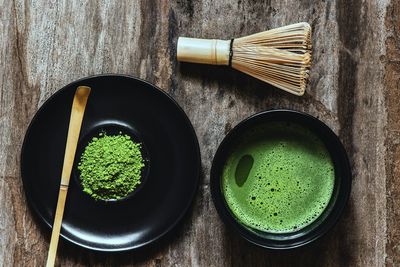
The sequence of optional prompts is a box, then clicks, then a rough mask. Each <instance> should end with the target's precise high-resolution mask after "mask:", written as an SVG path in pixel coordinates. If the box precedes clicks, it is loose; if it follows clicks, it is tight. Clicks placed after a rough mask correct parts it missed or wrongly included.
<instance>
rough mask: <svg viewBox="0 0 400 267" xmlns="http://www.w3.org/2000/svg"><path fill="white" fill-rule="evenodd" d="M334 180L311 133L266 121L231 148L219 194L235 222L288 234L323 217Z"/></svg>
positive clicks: (328, 162)
mask: <svg viewBox="0 0 400 267" xmlns="http://www.w3.org/2000/svg"><path fill="white" fill-rule="evenodd" d="M334 182H335V173H334V166H333V162H332V160H331V157H330V155H329V152H328V150H327V149H326V147H325V145H324V144H323V143H322V141H321V140H320V139H319V138H318V137H317V136H316V135H314V134H313V133H312V132H311V131H309V130H308V129H305V128H303V127H301V126H299V125H295V124H288V123H271V124H270V125H268V126H263V127H259V128H256V129H252V130H249V132H248V133H246V134H245V135H244V136H243V138H241V141H240V142H238V143H237V144H236V145H235V147H233V148H232V151H231V153H230V156H229V157H228V159H227V161H226V164H225V166H224V169H223V175H222V190H223V194H224V197H225V200H226V203H227V204H228V207H229V208H230V210H231V211H232V213H233V214H234V215H235V217H236V219H237V220H238V221H239V222H240V223H242V224H244V225H246V226H248V227H251V228H253V229H257V230H261V231H264V232H270V233H289V232H293V231H297V230H299V229H301V228H304V227H306V226H307V225H309V224H311V223H312V222H313V221H315V220H316V219H317V218H318V217H319V216H320V215H321V214H322V212H323V211H324V210H325V208H326V207H327V205H328V203H329V200H330V198H331V196H332V192H333V187H334Z"/></svg>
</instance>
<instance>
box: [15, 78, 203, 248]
mask: <svg viewBox="0 0 400 267" xmlns="http://www.w3.org/2000/svg"><path fill="white" fill-rule="evenodd" d="M101 77H103V78H104V77H122V78H128V79H133V80H136V81H138V82H140V83H142V84H144V85H147V86H150V87H153V88H154V89H156V91H158V92H159V93H161V94H162V95H164V96H166V97H167V98H168V99H169V100H170V101H171V102H172V103H173V104H174V105H175V107H177V108H178V110H179V112H180V113H181V114H182V115H183V117H184V120H185V123H187V124H188V126H189V128H190V129H189V130H190V132H191V134H192V135H193V137H194V140H193V141H194V148H195V153H194V155H195V156H196V161H197V163H196V164H195V165H197V168H196V170H195V172H196V173H195V175H194V180H195V181H194V184H195V186H194V188H195V189H194V190H193V192H191V196H190V200H189V201H188V202H187V204H186V206H185V208H184V209H183V210H182V212H181V213H180V215H179V216H177V217H176V219H175V221H174V223H172V224H170V225H169V226H168V227H167V228H166V229H165V230H164V231H163V232H161V233H160V234H158V235H157V236H155V237H153V238H152V239H150V240H148V241H146V242H143V243H141V244H139V245H134V246H126V247H122V248H100V247H95V246H89V245H85V244H82V243H80V242H78V241H75V240H73V239H71V238H68V237H66V236H65V235H64V234H62V233H61V231H60V236H61V237H62V239H63V240H66V241H68V242H70V243H72V244H74V245H76V246H78V247H82V248H85V249H88V250H92V251H98V252H123V251H130V250H137V249H140V248H144V247H147V246H149V245H150V244H152V243H155V242H156V241H158V240H160V239H161V238H163V237H164V236H166V235H167V234H168V233H169V232H171V231H172V230H173V229H174V228H175V227H176V226H177V225H178V224H179V223H180V222H181V221H182V219H183V218H184V216H185V215H186V214H187V213H188V211H189V209H190V207H191V206H192V205H193V202H194V200H195V197H196V195H197V192H198V190H199V185H200V175H201V169H202V159H201V151H200V145H199V139H198V137H197V134H196V131H195V129H194V127H193V124H192V122H191V120H190V119H189V117H188V115H187V114H186V112H185V111H184V110H183V108H182V107H181V106H180V105H179V104H178V102H177V101H176V100H175V99H174V98H173V97H172V96H171V95H170V94H168V93H167V92H166V91H164V90H162V89H161V88H160V87H158V86H157V85H155V84H152V83H151V82H149V81H146V80H144V79H141V78H139V77H135V76H133V75H128V74H117V73H104V74H94V75H89V76H85V77H82V78H79V79H77V80H74V81H72V82H70V83H68V84H66V85H64V86H63V87H61V88H60V89H58V90H57V91H55V92H54V93H53V94H51V95H50V96H49V97H48V98H47V99H46V100H45V101H44V102H43V103H42V104H41V105H40V107H39V108H38V109H37V110H36V112H35V114H34V115H33V117H32V119H31V120H30V122H29V124H28V127H27V128H26V131H25V135H24V139H23V142H22V146H21V151H20V153H19V156H20V164H19V169H20V179H21V180H22V186H23V189H24V195H25V197H26V202H27V204H28V206H29V207H30V208H31V209H33V211H34V213H33V214H34V215H36V216H37V217H38V218H39V219H40V222H41V223H42V224H43V225H45V226H46V229H47V230H51V229H52V228H53V225H52V224H51V223H50V222H48V221H47V220H46V219H45V218H44V216H43V215H42V214H41V213H40V212H39V210H38V207H37V205H35V204H34V203H33V201H32V196H31V195H30V194H28V191H27V185H26V183H27V182H25V180H26V177H25V175H23V173H24V172H23V165H24V162H25V160H26V159H25V157H24V156H23V154H24V153H23V152H24V151H25V149H26V148H25V147H26V142H27V136H28V134H29V132H30V131H31V128H32V125H33V124H34V123H35V122H36V121H37V118H38V114H39V113H41V111H42V110H43V108H44V107H45V106H46V104H47V103H49V102H51V101H52V100H53V99H54V98H55V97H57V96H58V95H59V94H60V93H61V92H64V91H66V90H68V88H69V87H71V86H73V85H74V84H77V83H80V82H84V81H85V80H88V79H93V78H101ZM79 135H80V134H79ZM60 179H61V178H60Z"/></svg>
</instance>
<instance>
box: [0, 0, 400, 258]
mask: <svg viewBox="0 0 400 267" xmlns="http://www.w3.org/2000/svg"><path fill="white" fill-rule="evenodd" d="M399 14H400V4H399V2H398V1H396V0H392V1H390V0H375V1H367V0H364V1H361V0H354V1H345V0H332V1H329V0H326V1H307V0H301V1H298V0H287V1H279V0H267V1H260V0H256V1H245V0H234V1H229V0H220V1H211V0H190V1H183V0H176V1H166V0H163V1H145V0H142V1H68V0H60V1H44V0H37V1H28V0H26V1H23V0H15V1H11V0H0V86H1V90H0V266H42V265H43V264H44V262H45V259H46V255H47V249H48V244H49V240H50V235H49V231H48V230H47V229H42V228H41V227H40V224H39V222H38V220H37V219H36V218H35V217H34V215H33V214H32V213H31V211H30V210H29V209H28V207H27V203H26V200H25V197H24V194H23V188H22V183H21V179H20V173H19V153H20V148H21V144H22V140H23V136H24V133H25V130H26V128H27V126H28V123H29V121H30V119H31V118H32V116H33V114H34V113H35V112H36V110H37V109H38V107H39V106H40V105H41V104H42V103H43V102H44V101H45V100H46V99H47V98H48V97H49V96H50V95H51V94H52V93H54V92H55V91H56V90H57V89H59V88H61V87H62V86H63V85H65V84H67V83H69V82H71V81H73V80H75V79H78V78H81V77H84V76H87V75H91V74H98V73H124V74H130V75H134V76H138V77H140V78H143V79H146V80H149V81H151V82H153V83H155V84H156V85H158V86H160V87H161V88H162V89H164V90H166V91H167V92H169V93H170V94H171V95H172V96H173V97H174V98H175V99H176V100H177V101H178V102H179V103H180V105H181V106H182V107H183V109H184V110H185V111H186V112H187V114H188V116H189V118H190V119H191V121H192V123H193V125H194V127H195V130H196V133H197V135H198V138H199V143H200V147H201V153H202V163H203V175H202V184H201V187H200V189H199V192H198V194H197V196H196V200H195V203H194V205H193V208H192V210H191V212H190V213H189V214H188V216H187V217H186V218H185V220H184V221H183V223H182V224H181V225H180V227H178V228H177V230H176V231H175V232H174V233H172V234H171V235H170V236H169V238H167V239H164V240H163V241H161V242H160V243H158V244H157V245H155V246H152V247H150V248H148V249H146V250H142V251H139V252H128V253H123V254H99V253H94V252H90V251H86V250H84V249H81V248H78V247H75V246H72V245H70V244H67V243H66V242H61V243H60V247H59V254H58V258H57V264H58V265H62V266H117V265H123V266H142V265H143V266H385V265H387V266H398V265H400V247H399V243H400V232H399V226H400V224H399V221H400V212H399V210H400V189H399V188H400V182H399V180H398V178H399V177H400V168H399V164H400V134H399V133H400V108H399V104H398V99H399V97H400V93H399V92H400V48H399V47H400V15H399ZM298 21H308V22H309V23H310V24H311V25H312V28H313V38H314V39H313V47H314V55H313V68H312V73H311V81H310V86H309V88H308V89H307V92H306V95H305V96H304V97H295V96H291V95H289V94H286V93H284V92H281V91H279V90H277V89H274V88H272V87H270V86H268V85H266V84H263V83H261V82H259V81H257V80H255V79H253V78H250V77H247V76H245V75H243V74H241V73H238V72H235V71H233V70H228V69H226V68H218V67H212V66H198V65H191V64H179V63H177V62H176V60H175V46H176V41H177V38H178V36H196V37H203V38H226V39H228V38H231V37H236V36H242V35H247V34H250V33H254V32H257V31H261V30H265V29H267V28H272V27H278V26H281V25H284V24H289V23H294V22H298ZM277 107H285V108H292V109H297V110H302V111H306V112H308V113H310V114H312V115H314V116H318V117H319V118H320V119H321V120H323V121H324V122H326V123H327V124H328V125H329V126H331V127H332V128H333V129H334V130H335V132H336V133H338V134H339V136H340V138H341V140H342V141H343V143H344V144H345V147H346V149H347V151H348V152H349V155H350V159H351V163H352V169H353V173H354V179H353V190H352V194H351V199H350V202H349V205H348V207H347V209H346V211H345V214H344V216H343V219H342V220H341V221H340V222H339V224H338V225H337V226H336V227H335V228H334V229H333V231H331V232H330V233H328V234H327V235H326V236H325V237H323V239H322V240H321V241H320V242H318V243H314V244H312V245H311V246H309V247H305V248H302V249H299V250H295V251H288V252H270V251H265V250H263V249H260V248H256V247H254V246H251V245H249V244H248V243H247V242H245V241H243V240H242V239H240V238H239V237H237V236H235V235H234V234H233V233H232V232H231V231H229V229H226V228H225V226H224V225H223V224H222V222H221V221H220V220H219V218H218V216H217V214H216V211H215V209H214V206H213V203H212V201H211V198H210V192H209V171H210V165H211V160H212V157H213V155H214V153H215V151H216V149H217V146H218V144H219V143H220V141H221V140H222V138H223V137H224V135H225V133H226V132H227V131H229V130H230V129H231V128H232V127H233V126H234V125H235V124H236V123H238V122H239V121H240V120H242V119H243V118H245V117H247V116H249V115H251V114H253V113H255V112H257V111H261V110H265V109H270V108H277Z"/></svg>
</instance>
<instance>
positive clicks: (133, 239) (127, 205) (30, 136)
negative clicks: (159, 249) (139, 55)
mask: <svg viewBox="0 0 400 267" xmlns="http://www.w3.org/2000/svg"><path fill="white" fill-rule="evenodd" d="M80 85H87V86H90V87H91V88H92V92H91V94H90V97H89V100H88V104H87V107H86V112H85V116H84V120H83V124H82V129H81V134H80V141H79V144H78V150H77V154H76V157H75V168H74V170H73V171H72V176H71V181H70V187H69V191H68V197H67V203H66V207H65V213H64V220H63V225H62V229H61V236H62V237H63V238H65V239H66V240H68V241H70V242H72V243H75V244H77V245H80V246H82V247H85V248H89V249H93V250H100V251H122V250H128V249H134V248H139V247H142V246H144V245H146V244H149V243H151V242H153V241H155V240H157V239H159V238H160V237H161V236H163V235H164V234H166V233H167V232H168V231H169V230H171V229H172V228H173V227H174V226H175V225H176V224H177V223H178V222H179V220H180V219H181V218H182V217H183V215H184V214H185V212H186V211H187V210H188V208H189V206H190V204H191V202H192V200H193V197H194V194H195V192H196V189H197V186H198V182H199V172H200V153H199V145H198V141H197V138H196V134H195V132H194V130H193V127H192V125H191V123H190V121H189V119H188V118H187V117H186V115H185V113H184V112H183V110H182V109H181V108H180V107H179V106H178V104H177V103H176V102H175V101H174V100H173V99H172V98H171V97H169V96H168V95H167V94H166V93H164V92H163V91H161V90H160V89H158V88H157V87H155V86H153V85H151V84H149V83H147V82H145V81H142V80H139V79H136V78H132V77H128V76H117V75H104V76H95V77H89V78H85V79H82V80H79V81H76V82H73V83H71V84H69V85H67V86H66V87H64V88H62V89H61V90H59V91H58V92H57V93H55V94H54V95H53V96H52V97H50V99H49V100H47V101H46V102H45V103H44V104H43V106H42V107H41V108H40V109H39V111H38V112H37V114H36V115H35V117H34V118H33V120H32V122H31V124H30V126H29V128H28V131H27V133H26V136H25V140H24V143H23V146H22V151H21V175H22V179H23V184H24V188H25V193H26V196H27V199H28V201H29V203H30V205H31V207H32V208H33V210H34V211H35V212H36V213H37V214H38V215H39V217H40V219H41V220H43V222H44V223H45V224H46V225H48V226H49V227H51V225H52V223H53V218H54V211H55V207H56V201H57V195H58V190H59V183H60V175H61V169H62V164H63V157H64V150H65V143H66V138H67V130H68V122H69V116H70V112H71V105H72V99H73V95H74V92H75V89H76V88H77V87H78V86H80ZM100 131H105V132H106V133H110V134H112V133H115V132H119V131H121V132H123V133H126V134H128V135H130V136H132V137H133V138H134V139H135V140H137V141H139V142H141V143H142V144H143V148H142V151H143V154H144V156H145V158H146V160H147V163H146V168H145V170H144V171H143V173H142V176H143V183H142V185H141V186H140V188H139V189H138V190H136V191H135V192H134V193H133V194H131V195H130V196H128V197H127V198H126V199H124V200H121V201H109V202H106V201H95V200H93V199H92V198H91V197H90V196H88V195H86V194H85V193H84V192H82V190H81V187H80V182H79V172H78V171H77V170H76V162H77V161H78V160H79V157H80V153H81V152H82V149H83V147H84V146H85V144H86V143H87V142H88V141H89V140H90V139H91V137H93V136H94V135H97V134H98V132H100Z"/></svg>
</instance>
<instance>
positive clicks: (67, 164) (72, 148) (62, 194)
mask: <svg viewBox="0 0 400 267" xmlns="http://www.w3.org/2000/svg"><path fill="white" fill-rule="evenodd" d="M90 90H91V89H90V87H87V86H79V87H78V88H77V89H76V91H75V96H74V100H73V103H72V109H71V117H70V120H69V128H68V137H67V145H66V147H65V154H64V164H63V168H62V174H61V183H60V191H59V193H58V201H57V208H56V214H55V216H54V223H53V230H52V233H51V241H50V247H49V254H48V256H47V264H46V266H47V267H51V266H54V262H55V259H56V254H57V245H58V239H59V236H60V229H61V223H62V218H63V214H64V207H65V200H66V197H67V191H68V185H69V179H70V177H71V170H72V165H73V164H74V159H75V152H76V146H77V144H78V139H79V133H80V131H81V125H82V120H83V114H84V113H85V108H86V103H87V99H88V97H89V94H90Z"/></svg>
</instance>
